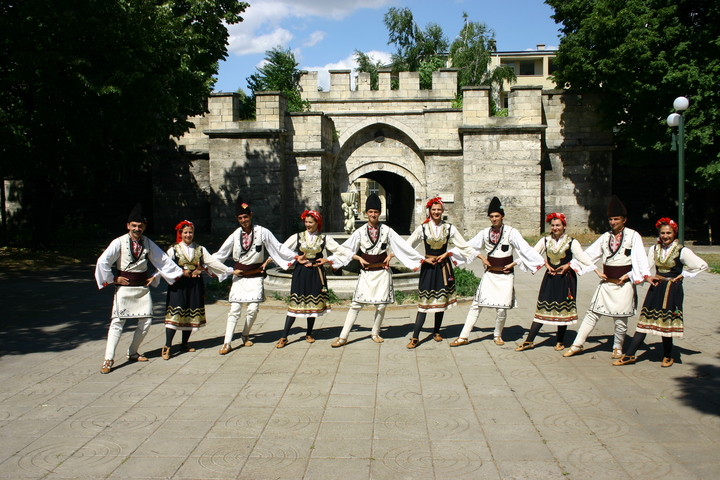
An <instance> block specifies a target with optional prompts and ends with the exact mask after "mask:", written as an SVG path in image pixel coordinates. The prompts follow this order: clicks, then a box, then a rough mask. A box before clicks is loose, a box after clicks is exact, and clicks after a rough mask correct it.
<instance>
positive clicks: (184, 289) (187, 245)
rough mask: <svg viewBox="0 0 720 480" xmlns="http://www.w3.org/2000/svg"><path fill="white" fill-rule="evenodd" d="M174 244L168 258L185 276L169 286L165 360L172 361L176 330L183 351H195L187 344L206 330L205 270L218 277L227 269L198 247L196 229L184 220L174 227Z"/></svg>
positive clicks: (201, 247) (168, 252)
mask: <svg viewBox="0 0 720 480" xmlns="http://www.w3.org/2000/svg"><path fill="white" fill-rule="evenodd" d="M175 232H176V238H175V241H176V243H175V245H173V246H172V247H170V248H169V249H168V251H167V254H168V256H169V257H170V258H171V259H172V260H173V261H174V262H175V263H176V264H177V265H178V266H179V267H180V268H182V270H183V274H182V277H180V278H179V279H178V280H177V281H176V282H175V283H173V284H172V285H170V286H169V287H168V292H167V303H166V308H165V346H164V347H162V352H161V355H162V358H164V359H165V360H169V359H170V356H171V353H170V347H171V346H172V340H173V338H174V337H175V331H176V330H180V331H181V332H182V341H181V343H180V348H181V350H183V351H184V352H194V351H195V349H194V348H192V347H191V346H190V345H189V344H188V342H189V340H190V334H191V333H192V332H196V331H197V330H198V329H199V328H200V327H204V326H205V323H206V320H205V283H204V282H203V279H202V273H203V270H208V269H210V270H211V271H212V273H213V274H215V275H222V274H223V273H225V271H226V270H227V268H226V267H225V265H223V264H222V263H220V262H218V261H217V260H215V258H214V257H213V256H212V255H210V252H208V251H207V250H206V249H205V247H203V246H202V245H198V244H197V243H195V242H194V241H193V240H194V239H195V226H194V225H193V223H192V222H189V221H187V220H183V221H182V222H180V223H178V224H177V226H176V227H175Z"/></svg>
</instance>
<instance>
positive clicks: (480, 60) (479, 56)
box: [450, 12, 517, 110]
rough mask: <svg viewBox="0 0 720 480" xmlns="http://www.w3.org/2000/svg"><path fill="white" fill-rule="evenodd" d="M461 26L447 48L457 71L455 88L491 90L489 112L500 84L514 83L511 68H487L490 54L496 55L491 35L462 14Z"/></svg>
mask: <svg viewBox="0 0 720 480" xmlns="http://www.w3.org/2000/svg"><path fill="white" fill-rule="evenodd" d="M463 20H464V21H465V22H464V25H463V28H462V30H460V34H459V35H458V36H457V38H456V39H455V40H454V41H453V43H452V45H451V46H450V58H451V59H452V66H453V67H454V68H457V69H458V87H460V88H462V87H469V86H477V85H486V86H489V87H491V88H492V92H493V95H492V98H493V109H494V110H495V102H496V101H497V99H498V98H499V96H500V91H501V90H502V87H503V83H504V82H508V83H513V82H515V81H516V80H517V77H516V76H515V71H514V70H513V68H512V67H510V66H507V65H503V66H498V67H494V68H490V61H491V54H492V53H493V52H495V51H497V42H496V41H495V32H494V31H493V30H491V29H490V28H488V26H487V25H486V24H484V23H481V22H471V21H469V19H468V14H467V13H465V12H463Z"/></svg>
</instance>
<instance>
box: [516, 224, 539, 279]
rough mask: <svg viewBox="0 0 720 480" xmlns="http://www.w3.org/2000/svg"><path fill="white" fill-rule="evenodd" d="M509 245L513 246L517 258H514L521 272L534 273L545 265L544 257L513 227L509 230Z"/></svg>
mask: <svg viewBox="0 0 720 480" xmlns="http://www.w3.org/2000/svg"><path fill="white" fill-rule="evenodd" d="M510 245H512V246H513V248H515V251H516V252H517V254H518V257H519V258H516V261H517V266H518V267H520V270H522V271H523V272H531V273H533V274H534V273H535V272H537V271H538V270H540V269H541V268H542V267H544V266H545V259H544V258H543V257H541V256H540V254H539V253H538V252H536V251H535V249H534V248H532V247H531V246H530V244H528V243H527V242H526V241H525V239H524V238H523V237H522V235H520V232H518V231H517V230H515V229H514V228H513V229H512V231H511V232H510Z"/></svg>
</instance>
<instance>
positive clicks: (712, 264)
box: [698, 253, 720, 274]
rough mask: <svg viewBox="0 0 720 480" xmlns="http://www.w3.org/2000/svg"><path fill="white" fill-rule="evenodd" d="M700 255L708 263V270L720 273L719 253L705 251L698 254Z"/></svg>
mask: <svg viewBox="0 0 720 480" xmlns="http://www.w3.org/2000/svg"><path fill="white" fill-rule="evenodd" d="M698 257H700V258H702V259H703V260H705V261H706V262H707V263H708V271H709V272H710V273H718V274H720V254H717V253H705V254H702V255H700V254H698Z"/></svg>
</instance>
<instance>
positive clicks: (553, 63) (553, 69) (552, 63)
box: [548, 58, 557, 75]
mask: <svg viewBox="0 0 720 480" xmlns="http://www.w3.org/2000/svg"><path fill="white" fill-rule="evenodd" d="M549 63H550V65H549V66H548V68H549V71H548V75H552V74H553V73H555V70H557V66H556V65H555V59H554V58H550V59H549Z"/></svg>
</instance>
